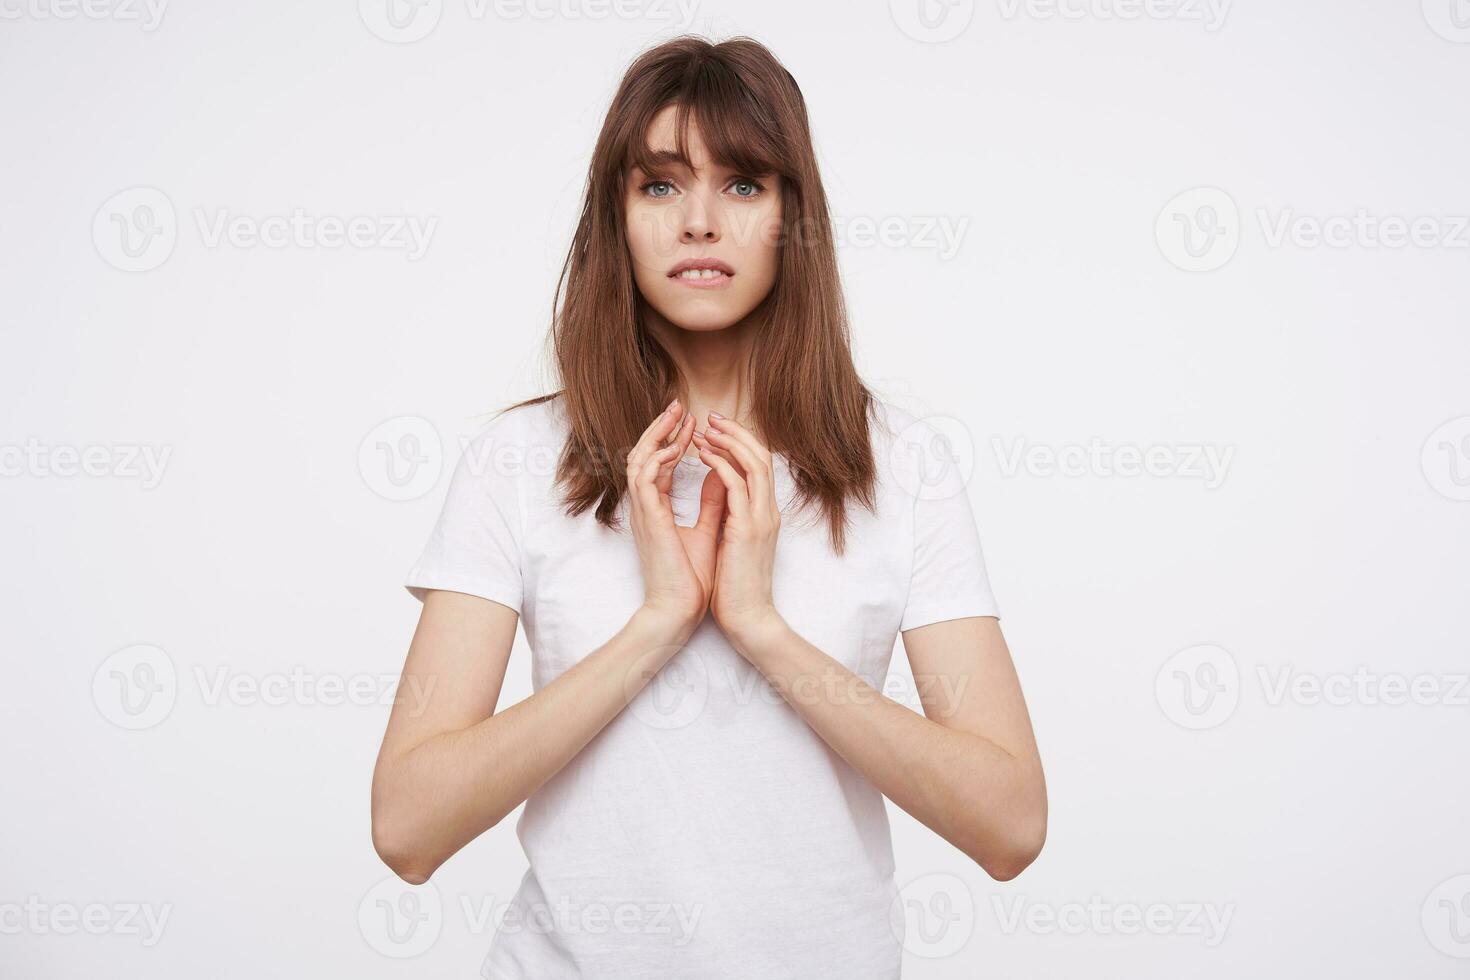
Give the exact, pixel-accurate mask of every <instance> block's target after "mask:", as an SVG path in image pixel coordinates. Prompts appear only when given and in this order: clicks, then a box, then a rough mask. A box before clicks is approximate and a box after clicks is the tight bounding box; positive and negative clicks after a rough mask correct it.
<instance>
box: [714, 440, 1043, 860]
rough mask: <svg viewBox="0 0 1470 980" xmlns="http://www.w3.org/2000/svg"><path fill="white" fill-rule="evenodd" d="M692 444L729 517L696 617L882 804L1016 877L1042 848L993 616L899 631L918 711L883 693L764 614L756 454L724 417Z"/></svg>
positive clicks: (1008, 671)
mask: <svg viewBox="0 0 1470 980" xmlns="http://www.w3.org/2000/svg"><path fill="white" fill-rule="evenodd" d="M694 438H695V441H696V442H697V443H698V445H699V448H700V458H701V459H704V460H705V461H706V462H708V463H709V465H710V467H711V469H712V471H713V472H714V473H716V474H718V475H719V477H720V479H721V481H722V482H723V483H724V485H725V494H726V504H727V507H728V510H729V516H728V517H727V518H726V522H725V528H724V531H723V532H722V535H721V539H720V552H719V557H718V561H717V565H716V569H717V574H716V578H715V587H714V594H713V596H712V598H711V601H710V610H711V612H712V613H713V614H714V616H715V619H716V621H718V622H719V624H720V627H721V628H722V629H723V630H724V631H725V635H726V636H728V637H729V638H730V642H731V643H732V644H733V645H734V646H735V648H736V649H737V650H739V651H740V653H741V654H742V655H743V656H744V657H745V659H747V660H749V661H750V662H751V663H752V664H753V665H754V666H755V667H756V669H758V670H759V671H760V672H761V673H762V674H764V675H765V676H766V679H767V680H769V681H770V682H771V685H772V686H773V687H775V688H776V689H777V690H778V691H779V692H780V693H781V696H782V697H784V698H785V699H786V701H787V702H788V703H789V704H790V705H791V706H792V707H793V708H795V709H796V710H797V712H799V713H800V714H801V716H802V717H803V718H805V719H806V722H807V724H808V725H810V726H811V727H812V729H813V730H814V731H815V732H816V733H817V734H818V735H820V736H821V737H822V739H823V740H824V741H826V743H827V744H828V745H830V746H831V747H832V749H833V751H835V752H836V753H837V754H838V755H840V756H842V758H844V759H846V760H847V762H848V764H849V765H851V766H852V767H853V768H854V769H857V770H858V771H859V772H861V773H862V774H863V775H864V776H866V777H868V780H869V782H871V783H872V784H873V785H874V786H876V787H878V789H879V790H881V791H882V792H883V794H884V795H885V796H887V797H888V798H889V799H890V800H892V801H893V802H894V803H897V804H898V805H899V806H901V807H903V809H904V810H906V811H907V812H909V813H911V814H913V815H914V817H916V818H917V819H918V820H919V821H921V822H922V823H923V824H925V825H926V826H928V827H929V828H930V829H932V830H933V831H934V832H935V833H937V834H939V835H940V836H941V837H943V838H944V839H945V840H947V841H949V842H950V843H951V844H953V845H955V846H956V847H958V848H959V849H960V850H962V851H964V852H965V853H966V854H968V855H969V856H970V857H971V858H972V859H973V860H974V861H975V862H976V863H977V864H979V865H980V866H981V867H982V868H984V869H985V871H986V872H987V873H988V874H989V875H990V876H991V877H992V878H996V879H999V880H1002V881H1008V880H1010V879H1011V878H1014V877H1015V876H1016V875H1018V874H1020V873H1021V872H1022V871H1024V870H1025V869H1026V866H1027V865H1029V864H1030V863H1031V862H1032V861H1033V860H1035V858H1036V855H1037V854H1038V853H1039V852H1040V851H1041V845H1042V842H1043V841H1044V840H1045V839H1046V782H1045V780H1044V779H1043V778H1042V772H1041V758H1040V756H1039V754H1038V753H1037V751H1036V740H1035V738H1034V737H1033V736H1032V733H1031V719H1030V717H1029V715H1028V713H1027V711H1026V702H1025V699H1024V698H1022V696H1021V685H1020V682H1019V681H1018V680H1017V679H1016V670H1015V667H1014V665H1012V663H1011V655H1010V651H1009V650H1008V649H1006V644H1005V639H1004V638H1003V637H1002V636H1001V634H1000V624H999V623H998V622H997V621H996V619H995V617H993V616H967V617H964V618H961V619H951V620H944V621H941V622H937V623H930V624H928V625H926V626H920V627H916V628H914V629H911V630H907V631H905V632H904V635H903V642H904V649H905V650H907V651H908V656H909V661H910V663H912V664H913V668H914V678H915V680H916V681H918V683H919V685H920V701H921V703H922V704H923V706H924V715H923V716H921V715H918V714H916V713H915V712H913V711H910V710H909V709H908V708H905V707H904V706H903V705H901V704H899V703H898V702H897V701H894V700H892V699H890V698H887V697H884V696H883V695H882V694H880V693H879V692H878V691H876V690H874V689H873V687H872V685H870V684H868V682H867V681H865V680H863V679H862V678H861V677H858V676H857V675H856V674H854V673H853V672H852V671H850V670H848V669H847V668H846V667H844V666H843V665H842V664H841V663H840V662H839V661H837V660H834V659H833V658H832V657H829V656H828V655H827V654H825V653H823V652H822V651H821V650H819V649H817V648H816V647H814V646H812V644H810V643H808V642H807V641H806V640H805V639H803V638H802V637H801V636H799V635H798V634H797V633H796V631H795V630H793V629H792V628H791V626H790V625H789V624H788V623H787V622H786V620H785V619H784V618H783V617H782V616H781V614H780V613H779V612H778V611H777V610H776V606H775V603H774V602H773V601H772V590H771V571H772V566H773V563H774V561H775V551H776V541H777V538H778V533H779V531H780V527H781V513H780V509H779V508H778V507H777V506H776V499H775V492H774V482H773V479H772V475H771V472H772V471H771V454H770V450H768V449H767V448H766V447H765V446H764V445H763V444H762V443H761V442H760V440H758V439H756V438H755V436H754V435H753V434H751V433H750V432H749V430H747V429H746V428H745V427H744V426H742V425H740V424H739V423H738V422H735V421H733V420H730V419H722V418H719V417H717V416H715V415H713V414H712V415H711V416H710V418H709V427H708V428H707V429H706V430H705V431H704V432H702V433H700V432H696V433H695V434H694ZM737 466H738V470H737Z"/></svg>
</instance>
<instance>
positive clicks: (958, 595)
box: [898, 423, 1000, 631]
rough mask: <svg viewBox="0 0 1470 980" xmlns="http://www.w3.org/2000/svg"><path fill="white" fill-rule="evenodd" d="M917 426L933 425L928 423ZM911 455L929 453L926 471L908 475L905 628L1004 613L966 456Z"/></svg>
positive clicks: (931, 443) (932, 443)
mask: <svg viewBox="0 0 1470 980" xmlns="http://www.w3.org/2000/svg"><path fill="white" fill-rule="evenodd" d="M915 428H916V429H917V430H919V431H921V432H927V431H928V430H927V429H925V428H924V426H923V423H919V425H918V426H917V427H915ZM915 428H911V429H909V430H908V432H909V434H913V433H914V431H915ZM922 445H923V446H924V447H927V448H926V449H924V451H925V452H929V451H932V448H933V447H934V446H935V445H945V443H943V442H942V441H935V440H932V439H928V438H925V439H923V440H922ZM907 455H908V456H909V458H911V459H912V458H921V459H924V462H925V468H926V472H925V474H917V473H911V474H910V476H911V479H909V480H907V481H905V483H906V485H907V486H908V487H910V488H911V498H912V501H913V522H912V527H913V539H914V540H913V545H914V553H913V565H912V569H911V572H910V576H909V591H908V600H907V602H906V604H905V605H904V610H903V616H902V618H901V619H900V621H899V627H898V628H899V630H900V631H903V630H911V629H914V628H915V627H918V626H927V625H928V624H930V623H938V622H942V621H944V620H946V619H960V618H962V617H965V616H996V617H999V616H1000V609H999V607H998V606H997V604H996V601H995V596H994V595H993V594H992V592H991V588H990V576H989V575H988V574H987V573H986V570H985V555H984V552H983V550H982V549H981V546H980V532H979V529H978V528H977V527H976V524H975V514H974V510H973V508H972V507H971V504H970V495H969V492H968V490H967V488H966V481H965V478H964V474H963V473H962V472H961V466H960V461H959V460H958V459H944V460H935V459H929V458H926V457H922V456H919V457H916V456H915V455H914V454H913V453H907Z"/></svg>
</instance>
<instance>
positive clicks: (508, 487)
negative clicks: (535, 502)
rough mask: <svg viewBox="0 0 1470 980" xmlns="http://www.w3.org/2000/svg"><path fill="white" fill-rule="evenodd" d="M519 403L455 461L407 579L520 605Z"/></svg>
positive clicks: (419, 592)
mask: <svg viewBox="0 0 1470 980" xmlns="http://www.w3.org/2000/svg"><path fill="white" fill-rule="evenodd" d="M516 415H517V412H516V410H515V409H511V410H510V411H508V412H505V413H503V414H501V415H500V416H498V417H497V418H495V419H493V420H491V422H490V423H489V424H487V425H486V426H485V428H484V429H482V430H481V431H480V432H479V433H478V434H477V435H476V436H475V437H474V438H473V439H471V440H470V441H469V443H468V444H467V445H466V446H465V449H464V452H463V453H462V454H461V455H460V457H459V461H458V462H457V463H456V464H455V467H454V472H453V474H452V475H451V477H450V480H449V490H448V492H447V494H446V496H445V498H444V506H443V509H442V510H441V511H440V512H439V519H438V521H437V522H436V523H435V524H434V528H433V530H432V531H431V532H430V533H429V540H428V542H427V543H426V544H425V545H424V550H423V552H422V553H421V554H420V555H419V558H418V561H416V562H415V563H414V565H413V567H412V568H411V569H410V570H409V572H408V578H407V580H406V581H405V583H404V585H405V587H406V588H407V589H408V591H409V593H410V594H411V595H412V596H413V597H414V598H415V599H418V600H419V601H421V602H422V601H423V600H424V598H425V597H426V596H427V594H428V590H430V589H444V590H446V591H449V592H465V593H468V594H469V595H477V596H481V597H483V598H485V599H491V600H493V601H495V602H498V603H501V604H502V605H506V606H509V607H510V608H511V609H514V610H515V611H516V612H517V613H519V612H520V611H521V602H522V592H521V540H522V532H523V530H524V528H523V521H522V514H523V508H522V499H521V493H522V485H521V480H520V478H519V477H520V473H521V467H522V466H523V465H524V455H525V452H524V447H523V446H522V445H520V439H519V434H518V433H519V429H518V426H517V425H516V421H517V419H516Z"/></svg>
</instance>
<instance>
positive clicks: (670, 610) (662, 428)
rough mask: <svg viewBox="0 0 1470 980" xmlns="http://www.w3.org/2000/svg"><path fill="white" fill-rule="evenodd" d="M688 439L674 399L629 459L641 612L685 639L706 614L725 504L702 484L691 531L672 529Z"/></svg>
mask: <svg viewBox="0 0 1470 980" xmlns="http://www.w3.org/2000/svg"><path fill="white" fill-rule="evenodd" d="M693 435H694V416H693V415H691V414H689V413H688V412H686V411H684V407H683V406H682V405H680V404H679V399H677V398H675V399H674V400H673V401H672V402H670V403H669V407H668V408H666V409H665V410H664V412H663V414H662V415H660V416H659V417H658V418H656V419H654V421H653V422H652V423H651V424H650V425H649V426H648V428H647V429H644V430H643V435H642V436H640V437H639V439H638V442H637V444H636V445H635V446H634V447H633V448H632V449H631V450H630V451H629V453H628V496H629V498H630V507H629V513H630V516H631V523H632V527H633V541H634V543H635V544H636V545H637V548H638V564H639V567H640V568H641V569H642V572H643V607H644V608H645V609H648V610H650V611H651V612H654V613H656V614H658V615H660V616H665V617H668V618H669V620H670V621H671V622H672V623H673V624H674V625H675V626H676V627H677V628H679V629H681V630H683V631H685V632H686V635H687V633H689V632H693V630H694V628H695V627H696V626H698V625H699V621H700V620H701V619H703V618H704V613H705V610H706V609H707V608H709V600H710V594H711V592H712V591H713V586H714V577H715V553H716V550H717V546H718V539H719V531H720V521H721V518H722V517H723V516H724V514H723V511H724V500H725V495H724V484H723V483H721V482H720V481H718V480H713V481H711V480H708V479H706V481H705V486H704V491H703V493H702V494H701V498H700V508H699V519H698V520H697V521H696V522H695V524H694V526H693V527H681V526H679V525H677V524H675V523H674V508H673V503H672V501H671V500H670V498H669V491H670V490H672V489H673V482H674V467H675V466H677V465H678V463H679V460H680V459H681V458H682V457H683V455H684V451H685V449H687V448H688V446H689V441H690V439H691V438H692V437H693ZM671 437H672V438H673V441H672V442H669V441H668V440H669V439H670V438H671Z"/></svg>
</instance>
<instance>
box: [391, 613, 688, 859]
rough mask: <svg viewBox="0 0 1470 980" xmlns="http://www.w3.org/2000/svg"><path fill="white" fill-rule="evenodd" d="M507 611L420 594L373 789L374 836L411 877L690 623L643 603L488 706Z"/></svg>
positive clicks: (593, 727)
mask: <svg viewBox="0 0 1470 980" xmlns="http://www.w3.org/2000/svg"><path fill="white" fill-rule="evenodd" d="M516 620H517V615H516V612H515V610H513V609H511V608H510V607H509V606H505V605H502V604H501V603H498V602H492V601H491V600H489V599H482V598H480V597H479V596H472V595H466V594H464V593H460V592H447V591H441V590H431V591H430V592H429V593H428V594H427V596H425V600H424V607H423V611H422V613H421V614H420V616H419V623H418V628H417V629H416V630H415V631H414V636H413V642H412V643H411V644H410V646H409V651H408V659H407V661H406V663H405V664H404V668H403V676H402V679H401V680H400V682H399V687H398V691H399V697H398V698H397V699H395V703H394V705H393V711H392V713H391V714H390V716H389V718H388V729H387V733H386V734H385V735H384V737H383V745H382V749H381V750H380V751H379V753H378V761H377V766H376V768H375V769H374V771H373V789H372V823H373V847H374V848H376V849H377V852H378V854H379V856H380V857H382V859H383V861H384V862H385V863H386V864H387V865H388V866H389V867H390V868H392V869H393V871H394V873H395V874H397V875H398V876H399V877H400V878H402V879H403V880H405V881H408V882H410V883H412V884H422V883H423V882H425V881H428V880H429V876H430V875H432V874H433V873H434V871H435V870H437V869H438V867H439V866H440V865H441V864H443V863H444V862H445V861H446V860H448V858H449V857H450V856H451V855H452V854H454V853H455V852H456V851H458V850H459V849H460V848H461V847H463V846H464V845H466V844H468V843H469V842H470V841H472V840H474V839H475V838H476V837H478V836H480V834H482V833H484V832H485V831H486V830H488V829H489V828H490V827H493V826H494V825H495V824H497V823H499V822H500V820H501V819H502V818H503V817H504V816H505V815H506V814H507V813H509V812H510V811H512V810H514V809H515V808H516V807H517V806H519V805H520V803H521V802H522V801H523V800H525V799H526V798H527V797H528V796H530V795H531V794H532V793H534V792H535V791H536V790H537V789H538V788H540V786H541V785H542V784H543V783H545V782H546V781H547V780H548V779H550V778H551V777H552V776H554V775H555V774H556V773H557V772H559V771H560V770H561V768H562V767H563V766H565V765H566V764H567V763H568V762H570V761H571V760H572V759H573V758H574V757H575V756H576V755H577V753H578V752H580V751H581V750H582V748H583V746H585V745H586V744H587V743H588V742H589V741H591V740H592V737H593V736H594V735H596V734H597V733H598V732H599V731H601V730H602V728H603V727H604V726H606V725H607V723H608V722H609V721H611V720H612V719H613V718H615V717H616V716H617V714H618V712H620V711H622V710H623V708H624V707H626V706H627V704H628V702H629V701H630V700H632V698H633V697H634V696H635V695H637V694H638V692H639V691H641V690H642V689H643V687H644V686H645V685H646V684H647V683H648V681H649V679H650V678H651V677H652V676H653V675H654V674H655V673H657V671H658V669H659V668H660V667H662V666H663V665H664V663H665V662H666V661H667V660H668V659H669V658H670V657H672V656H673V655H674V654H675V653H676V652H678V650H679V648H680V647H681V646H682V645H683V643H684V641H685V640H687V639H688V636H689V633H690V632H691V631H692V630H691V628H690V627H689V626H688V625H684V624H680V623H679V622H677V621H676V620H675V619H674V618H673V617H669V616H665V615H663V614H661V613H659V612H656V611H654V610H652V609H649V608H648V607H640V608H639V609H638V611H637V612H635V613H634V614H633V616H632V617H631V618H630V619H629V620H628V623H627V625H625V626H624V627H623V628H622V629H621V630H619V631H618V632H617V633H616V634H615V635H614V636H613V637H612V638H611V639H610V640H608V641H607V642H606V643H604V644H603V645H602V646H600V647H598V648H597V649H596V650H594V651H593V652H592V653H590V654H588V655H587V656H586V657H585V658H583V659H582V660H580V661H579V662H577V663H576V664H574V665H573V666H572V667H570V668H569V669H567V670H566V671H565V672H564V673H563V674H561V676H559V677H557V678H556V679H555V680H554V681H552V682H550V683H549V684H547V685H546V686H545V687H543V688H542V689H541V690H539V691H537V692H536V693H535V694H533V695H531V696H530V697H529V698H526V699H525V700H524V701H520V702H518V703H516V704H514V705H512V706H510V707H509V708H507V709H505V710H504V711H501V712H499V713H498V714H497V713H496V712H495V705H496V703H497V702H498V701H499V699H500V689H501V684H502V683H503V681H504V680H505V668H506V663H507V661H508V660H509V657H510V650H511V645H512V643H513V641H514V640H515V632H516ZM406 692H407V693H406ZM410 695H411V696H410Z"/></svg>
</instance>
